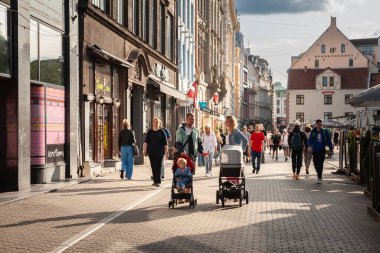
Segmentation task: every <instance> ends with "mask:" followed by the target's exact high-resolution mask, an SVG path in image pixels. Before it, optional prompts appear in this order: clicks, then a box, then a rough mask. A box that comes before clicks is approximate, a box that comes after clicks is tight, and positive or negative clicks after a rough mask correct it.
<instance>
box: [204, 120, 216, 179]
mask: <svg viewBox="0 0 380 253" xmlns="http://www.w3.org/2000/svg"><path fill="white" fill-rule="evenodd" d="M202 142H203V149H204V152H205V153H207V154H208V155H207V156H205V157H204V159H205V167H206V177H207V176H208V175H209V173H210V175H211V176H212V170H211V169H212V161H213V158H214V154H215V152H216V151H217V150H216V149H217V142H216V136H215V134H214V133H213V132H211V128H210V125H205V132H204V133H203V134H202Z"/></svg>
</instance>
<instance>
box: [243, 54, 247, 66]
mask: <svg viewBox="0 0 380 253" xmlns="http://www.w3.org/2000/svg"><path fill="white" fill-rule="evenodd" d="M244 66H246V67H247V66H248V56H246V55H244Z"/></svg>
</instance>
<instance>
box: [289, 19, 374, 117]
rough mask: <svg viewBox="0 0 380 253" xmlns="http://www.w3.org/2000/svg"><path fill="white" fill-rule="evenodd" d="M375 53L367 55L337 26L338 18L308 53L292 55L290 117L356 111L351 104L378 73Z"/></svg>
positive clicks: (343, 113) (324, 115)
mask: <svg viewBox="0 0 380 253" xmlns="http://www.w3.org/2000/svg"><path fill="white" fill-rule="evenodd" d="M377 51H378V49H377V45H373V48H372V52H371V53H372V54H371V55H370V54H364V53H363V52H362V51H361V50H359V48H358V47H357V46H356V45H355V44H354V43H353V42H352V41H350V40H349V39H348V38H347V37H346V36H345V35H344V34H343V33H342V32H341V31H340V30H339V29H338V28H337V26H336V18H335V17H331V24H330V26H329V27H328V28H327V29H326V31H325V32H324V33H323V34H322V35H321V36H320V37H319V38H318V39H317V40H316V41H315V42H314V44H313V45H311V47H310V48H309V49H308V50H307V51H306V52H304V53H302V54H300V55H299V56H297V57H292V59H291V67H290V69H289V71H288V93H287V101H288V104H287V119H288V122H292V121H295V120H296V119H298V120H300V121H302V122H310V121H314V120H315V119H317V118H321V119H323V118H333V117H340V116H345V115H347V116H348V115H350V114H353V113H354V111H355V109H354V108H353V107H352V106H351V105H349V104H348V103H347V101H348V99H350V98H351V97H352V96H353V95H355V94H357V93H359V92H360V91H362V90H364V89H366V88H368V87H369V83H370V77H371V73H374V72H377V67H376V64H375V63H374V62H373V60H376V59H378V57H377Z"/></svg>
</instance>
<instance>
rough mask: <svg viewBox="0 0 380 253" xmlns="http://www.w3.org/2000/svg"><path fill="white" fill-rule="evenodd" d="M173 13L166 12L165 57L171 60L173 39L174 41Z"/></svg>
mask: <svg viewBox="0 0 380 253" xmlns="http://www.w3.org/2000/svg"><path fill="white" fill-rule="evenodd" d="M173 20H174V18H173V15H171V14H168V19H167V22H166V33H167V35H166V38H167V39H166V57H167V58H168V59H170V60H171V61H173V48H174V45H173V41H174V24H173Z"/></svg>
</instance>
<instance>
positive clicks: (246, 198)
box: [245, 191, 248, 204]
mask: <svg viewBox="0 0 380 253" xmlns="http://www.w3.org/2000/svg"><path fill="white" fill-rule="evenodd" d="M245 203H246V204H248V191H245Z"/></svg>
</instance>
